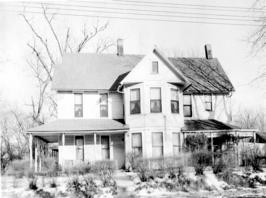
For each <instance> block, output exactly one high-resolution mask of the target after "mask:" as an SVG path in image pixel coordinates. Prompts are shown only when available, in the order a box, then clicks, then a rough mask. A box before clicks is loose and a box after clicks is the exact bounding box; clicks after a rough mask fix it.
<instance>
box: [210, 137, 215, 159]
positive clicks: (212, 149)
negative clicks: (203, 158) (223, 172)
mask: <svg viewBox="0 0 266 198" xmlns="http://www.w3.org/2000/svg"><path fill="white" fill-rule="evenodd" d="M210 136H211V151H212V164H214V148H213V133H212V132H210Z"/></svg>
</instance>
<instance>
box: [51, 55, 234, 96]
mask: <svg viewBox="0 0 266 198" xmlns="http://www.w3.org/2000/svg"><path fill="white" fill-rule="evenodd" d="M143 57H144V56H143V55H123V56H117V55H115V54H66V55H65V56H64V57H63V61H62V64H60V65H57V66H56V68H55V73H54V80H53V85H52V88H53V89H55V90H58V91H72V90H110V91H116V90H117V88H118V86H119V84H120V82H121V81H122V80H123V79H124V78H125V77H126V75H127V74H128V73H129V72H130V71H131V70H132V69H133V68H134V67H135V66H136V65H137V64H138V63H139V62H140V61H141V59H142V58H143ZM164 59H166V61H168V63H169V64H171V66H174V67H175V68H176V71H177V72H180V75H182V76H184V77H185V79H187V80H188V81H189V83H190V84H191V85H190V86H189V87H188V88H187V89H186V90H185V91H184V93H186V94H204V93H213V94H215V93H217V94H219V93H222V94H228V93H230V92H231V91H234V87H233V85H232V83H231V82H230V80H229V78H228V77H227V75H226V73H225V72H224V70H223V68H222V66H221V64H220V63H219V61H218V60H217V59H216V58H213V59H206V58H165V57H164Z"/></svg>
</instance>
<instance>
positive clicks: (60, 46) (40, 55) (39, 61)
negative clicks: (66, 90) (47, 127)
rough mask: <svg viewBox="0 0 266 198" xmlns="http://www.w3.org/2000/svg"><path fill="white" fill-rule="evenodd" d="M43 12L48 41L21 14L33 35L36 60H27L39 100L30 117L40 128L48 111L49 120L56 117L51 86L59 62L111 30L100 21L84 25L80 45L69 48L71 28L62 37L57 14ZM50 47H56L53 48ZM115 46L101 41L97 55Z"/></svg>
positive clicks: (36, 101) (32, 102)
mask: <svg viewBox="0 0 266 198" xmlns="http://www.w3.org/2000/svg"><path fill="white" fill-rule="evenodd" d="M42 10H43V13H42V17H43V19H44V21H45V23H46V25H47V26H48V29H49V31H50V34H51V38H50V40H49V39H48V35H42V33H41V32H40V31H38V30H37V28H36V27H35V25H34V24H33V22H31V20H30V19H29V18H28V17H27V16H26V15H25V14H21V16H22V18H23V19H24V21H25V22H26V24H27V25H28V27H29V28H30V30H31V32H32V33H33V38H34V39H33V41H32V42H29V43H27V46H28V47H29V48H30V50H31V51H32V55H33V57H32V58H31V59H29V60H28V64H29V66H30V67H31V69H32V71H33V73H34V78H35V79H36V81H37V88H38V96H37V97H32V98H31V104H30V106H31V109H32V114H31V117H32V120H33V121H34V122H35V123H36V124H38V125H40V124H43V123H44V122H45V119H46V117H45V113H44V111H45V108H46V107H47V109H48V110H47V111H48V112H49V116H55V115H56V113H57V112H56V106H57V104H56V101H55V97H54V95H53V93H52V92H51V91H50V84H51V82H52V80H53V72H54V67H55V64H56V63H57V60H58V59H61V58H62V56H63V54H64V53H69V52H70V53H80V52H82V51H83V50H84V49H85V47H86V46H87V45H88V44H89V42H90V41H92V40H93V39H94V38H95V37H97V36H98V35H100V33H101V32H104V31H105V30H106V29H107V28H108V23H107V22H105V23H103V24H101V23H99V21H97V22H96V24H95V25H93V26H87V25H84V26H83V28H82V38H81V39H80V41H79V42H77V43H74V44H70V41H71V39H73V35H72V34H71V28H70V27H68V28H66V31H65V34H64V35H60V34H59V33H57V30H56V25H55V17H56V14H52V13H50V12H48V11H49V10H48V8H47V7H44V6H43V7H42ZM48 41H49V42H48ZM51 43H53V45H51ZM113 45H114V42H113V41H112V40H110V39H109V40H108V39H102V40H99V41H98V43H97V46H96V49H95V51H96V52H97V53H102V52H104V51H105V50H106V49H108V48H110V47H111V46H113Z"/></svg>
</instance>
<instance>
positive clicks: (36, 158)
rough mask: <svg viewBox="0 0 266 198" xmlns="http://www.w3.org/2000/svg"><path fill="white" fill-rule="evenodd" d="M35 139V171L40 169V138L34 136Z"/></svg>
mask: <svg viewBox="0 0 266 198" xmlns="http://www.w3.org/2000/svg"><path fill="white" fill-rule="evenodd" d="M34 139H35V141H34V142H35V144H34V146H35V152H34V170H35V172H37V171H38V139H37V138H34Z"/></svg>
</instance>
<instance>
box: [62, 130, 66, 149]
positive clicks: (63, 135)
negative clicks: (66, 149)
mask: <svg viewBox="0 0 266 198" xmlns="http://www.w3.org/2000/svg"><path fill="white" fill-rule="evenodd" d="M62 146H65V134H64V133H62Z"/></svg>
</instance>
